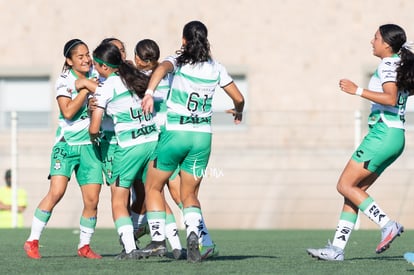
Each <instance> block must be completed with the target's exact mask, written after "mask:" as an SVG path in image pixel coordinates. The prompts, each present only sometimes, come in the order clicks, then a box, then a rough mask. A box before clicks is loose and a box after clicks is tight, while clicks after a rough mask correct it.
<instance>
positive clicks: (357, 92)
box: [355, 87, 364, 96]
mask: <svg viewBox="0 0 414 275" xmlns="http://www.w3.org/2000/svg"><path fill="white" fill-rule="evenodd" d="M363 91H364V89H363V88H361V87H358V88H357V89H356V91H355V95H357V96H362V92H363Z"/></svg>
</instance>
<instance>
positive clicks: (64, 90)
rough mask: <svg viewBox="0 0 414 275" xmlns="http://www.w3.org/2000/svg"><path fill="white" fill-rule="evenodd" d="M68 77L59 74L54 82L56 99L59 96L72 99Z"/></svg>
mask: <svg viewBox="0 0 414 275" xmlns="http://www.w3.org/2000/svg"><path fill="white" fill-rule="evenodd" d="M67 78H68V75H67V74H61V75H60V76H59V77H58V79H57V80H56V86H55V90H56V98H58V97H60V96H65V97H70V98H72V90H71V88H70V87H69V85H68V79H67Z"/></svg>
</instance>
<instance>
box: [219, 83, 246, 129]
mask: <svg viewBox="0 0 414 275" xmlns="http://www.w3.org/2000/svg"><path fill="white" fill-rule="evenodd" d="M223 90H224V91H225V92H226V93H227V95H228V96H229V97H230V98H231V99H232V100H233V104H234V109H231V110H227V111H226V113H230V114H232V115H233V116H234V123H235V124H239V123H240V122H241V121H242V119H243V109H244V97H243V95H242V93H241V92H240V90H239V88H238V87H237V86H236V84H235V83H234V82H231V83H230V84H228V85H227V86H225V87H223Z"/></svg>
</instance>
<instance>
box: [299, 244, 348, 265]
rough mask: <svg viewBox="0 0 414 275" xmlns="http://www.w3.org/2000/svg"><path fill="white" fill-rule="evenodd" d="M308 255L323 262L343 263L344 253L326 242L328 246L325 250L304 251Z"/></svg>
mask: <svg viewBox="0 0 414 275" xmlns="http://www.w3.org/2000/svg"><path fill="white" fill-rule="evenodd" d="M306 251H307V252H308V254H309V255H311V256H312V257H313V258H317V259H319V260H325V261H343V260H344V251H343V250H342V249H340V248H339V247H335V246H333V245H332V244H331V242H330V241H329V240H328V245H327V246H325V248H308V249H306Z"/></svg>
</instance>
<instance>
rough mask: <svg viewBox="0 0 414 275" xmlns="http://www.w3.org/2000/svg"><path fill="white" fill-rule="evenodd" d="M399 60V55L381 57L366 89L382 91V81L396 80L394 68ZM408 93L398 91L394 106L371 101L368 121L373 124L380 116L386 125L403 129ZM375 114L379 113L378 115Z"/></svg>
mask: <svg viewBox="0 0 414 275" xmlns="http://www.w3.org/2000/svg"><path fill="white" fill-rule="evenodd" d="M399 62H400V57H399V56H398V55H394V56H392V57H386V58H383V59H382V61H381V63H380V64H379V65H378V68H377V70H376V71H375V73H374V75H373V76H372V77H371V79H370V81H369V84H368V90H370V91H374V92H378V93H383V92H384V91H383V89H382V85H383V84H384V83H386V82H396V81H397V72H396V69H397V67H398V66H399ZM408 95H409V93H408V92H407V91H398V94H397V104H396V105H395V106H389V105H382V104H379V103H375V102H371V113H372V114H373V115H372V116H371V117H370V120H369V121H368V123H369V124H374V123H376V122H377V121H378V120H379V119H380V118H381V120H382V121H383V122H384V123H385V124H387V126H388V127H392V128H400V129H404V121H405V106H406V103H407V99H408ZM375 114H379V116H378V115H375Z"/></svg>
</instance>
